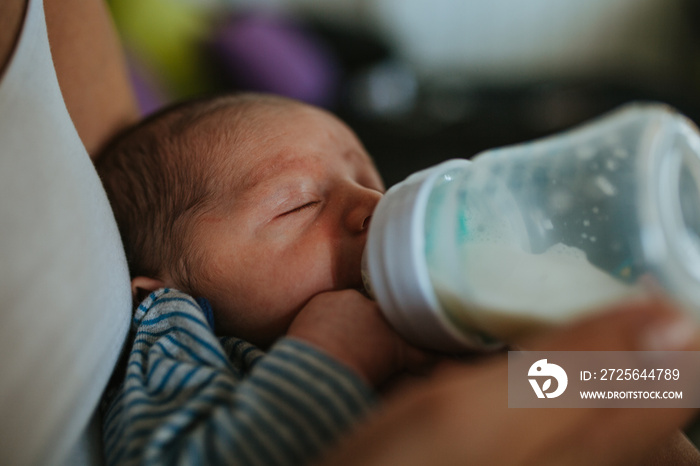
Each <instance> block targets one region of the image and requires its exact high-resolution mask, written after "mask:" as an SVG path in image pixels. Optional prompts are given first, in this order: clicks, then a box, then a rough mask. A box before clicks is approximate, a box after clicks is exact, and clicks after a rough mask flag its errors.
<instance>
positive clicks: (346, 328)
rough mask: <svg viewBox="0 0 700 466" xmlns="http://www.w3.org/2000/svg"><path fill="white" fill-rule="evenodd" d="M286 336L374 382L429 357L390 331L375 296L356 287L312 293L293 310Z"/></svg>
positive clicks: (381, 380) (416, 364)
mask: <svg viewBox="0 0 700 466" xmlns="http://www.w3.org/2000/svg"><path fill="white" fill-rule="evenodd" d="M287 336H290V337H295V338H299V339H301V340H304V341H306V342H308V343H310V344H311V345H313V346H315V347H317V348H319V349H321V350H323V351H325V352H326V353H328V354H329V355H330V356H332V357H333V358H334V359H336V360H338V361H340V362H341V363H343V364H345V365H346V366H348V367H349V368H351V369H352V370H354V371H355V372H357V373H358V374H359V375H360V376H361V377H363V378H364V379H365V380H366V381H367V382H369V383H370V384H371V385H372V386H375V387H376V386H378V385H379V384H381V383H382V382H383V381H385V380H386V379H387V378H389V377H390V376H392V375H393V374H395V373H397V372H399V371H401V370H403V369H410V368H413V367H417V366H420V365H422V364H425V363H426V362H428V361H429V359H430V357H429V355H428V353H426V352H424V351H421V350H419V349H417V348H415V347H413V346H411V345H410V344H408V343H407V342H406V341H405V340H404V339H403V338H401V337H400V336H399V335H398V334H397V333H396V332H394V330H393V329H392V328H391V327H390V326H389V324H388V323H387V322H386V320H384V317H383V316H382V314H381V312H380V311H379V308H378V307H377V304H376V303H375V302H374V301H372V300H370V299H368V298H366V297H365V296H363V295H362V294H361V293H359V292H358V291H355V290H342V291H329V292H324V293H320V294H318V295H316V296H314V297H313V298H312V299H311V300H310V301H309V302H308V303H307V304H306V306H304V308H303V309H302V310H301V311H300V312H299V314H297V316H296V318H295V319H294V321H293V322H292V324H291V325H290V326H289V330H288V332H287Z"/></svg>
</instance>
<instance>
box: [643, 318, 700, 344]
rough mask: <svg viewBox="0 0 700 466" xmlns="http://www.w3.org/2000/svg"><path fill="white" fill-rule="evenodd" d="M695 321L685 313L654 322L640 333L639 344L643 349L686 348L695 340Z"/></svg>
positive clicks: (696, 334) (696, 332)
mask: <svg viewBox="0 0 700 466" xmlns="http://www.w3.org/2000/svg"><path fill="white" fill-rule="evenodd" d="M697 336H698V331H697V327H696V323H695V321H694V320H692V319H691V318H690V317H689V316H687V315H685V314H675V315H673V316H672V317H671V318H667V319H664V320H661V321H656V322H654V323H653V324H652V325H651V326H650V327H649V328H647V329H646V330H645V331H644V332H643V333H642V335H641V338H640V346H641V349H642V350H645V351H676V350H683V349H687V348H688V347H689V346H690V345H691V344H692V343H693V342H696V341H697Z"/></svg>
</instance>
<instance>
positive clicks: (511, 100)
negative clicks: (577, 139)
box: [339, 80, 700, 186]
mask: <svg viewBox="0 0 700 466" xmlns="http://www.w3.org/2000/svg"><path fill="white" fill-rule="evenodd" d="M640 100H641V101H658V102H665V103H667V104H670V105H672V106H674V107H676V108H677V109H679V110H680V111H681V112H682V113H684V114H685V115H687V116H688V117H690V118H691V119H692V120H694V121H695V122H700V99H699V98H698V95H697V93H696V92H695V89H692V88H677V87H667V86H662V85H660V86H657V87H653V86H646V87H640V86H634V85H631V84H630V83H620V82H616V81H602V80H601V81H594V82H575V81H570V82H563V81H562V82H547V83H541V84H532V85H526V86H520V87H494V88H486V87H479V88H468V87H465V88H462V89H458V88H452V89H430V88H420V89H419V93H418V95H417V96H416V101H415V105H414V107H413V109H412V110H411V111H410V112H408V113H405V114H404V115H403V116H401V117H398V118H387V117H386V115H378V114H375V115H373V116H368V115H367V113H365V112H358V111H356V109H354V108H353V107H351V106H350V107H348V106H346V107H344V108H342V109H339V114H340V116H341V117H342V118H343V119H344V120H345V121H346V122H347V123H348V124H349V125H350V126H351V127H352V128H353V129H354V130H355V131H356V132H357V133H358V135H359V137H360V139H361V140H362V141H363V143H364V144H365V146H366V148H367V150H368V151H369V152H370V154H372V156H373V157H374V159H375V161H376V163H377V167H378V168H379V171H380V172H381V173H382V175H383V176H384V179H385V182H386V184H387V186H391V185H392V184H394V183H396V182H398V181H401V180H403V179H404V178H405V177H406V176H408V175H410V174H411V173H413V172H415V171H417V170H420V169H422V168H425V167H428V166H430V165H434V164H436V163H439V162H441V161H443V160H446V159H449V158H454V157H460V158H471V157H473V156H474V155H476V154H478V153H479V152H481V151H483V150H486V149H491V148H494V147H499V146H504V145H509V144H514V143H520V142H525V141H528V140H532V139H535V138H539V137H543V136H546V135H549V134H552V133H555V132H558V131H563V130H566V129H568V128H570V127H572V126H574V125H576V124H579V123H582V122H584V121H586V120H588V119H590V118H593V117H596V116H599V115H601V114H602V113H605V112H607V111H609V110H612V109H613V108H615V107H617V106H619V105H622V104H624V103H627V102H630V101H640Z"/></svg>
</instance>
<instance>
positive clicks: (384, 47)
mask: <svg viewBox="0 0 700 466" xmlns="http://www.w3.org/2000/svg"><path fill="white" fill-rule="evenodd" d="M110 7H111V9H112V12H113V15H114V19H115V21H116V23H117V27H118V29H119V31H120V33H121V35H122V37H123V40H124V43H125V45H126V47H127V50H128V53H129V61H130V65H131V69H132V76H133V79H134V81H135V82H136V84H137V86H138V89H139V99H140V103H141V107H142V110H143V112H144V114H147V113H149V112H151V111H153V110H154V109H155V108H158V107H159V106H161V105H163V104H166V103H168V102H171V101H174V100H179V99H182V98H187V97H193V96H197V95H202V94H210V93H216V92H221V91H228V90H239V89H252V90H259V91H266V92H273V93H278V94H283V95H287V96H291V97H295V98H298V99H301V100H304V101H307V102H310V103H313V104H316V105H320V106H323V107H325V108H327V109H329V110H331V111H333V112H335V113H336V114H337V115H339V116H340V117H341V118H342V119H343V120H345V121H346V122H347V123H348V124H349V125H350V126H351V127H352V128H353V129H354V130H355V131H356V132H357V133H358V135H359V136H360V138H361V139H362V140H363V142H364V143H365V145H366V147H367V149H368V150H369V152H370V153H371V154H372V155H373V157H374V158H375V160H376V162H377V165H378V167H379V169H380V172H381V173H382V174H383V176H384V178H385V181H386V183H387V185H391V184H394V183H395V182H397V181H400V180H402V179H403V178H405V177H406V176H407V175H408V174H410V173H412V172H414V171H416V170H418V169H420V168H423V167H426V166H429V165H432V164H434V163H437V162H439V161H441V160H444V159H447V158H451V157H465V158H469V157H471V156H473V155H475V154H476V153H478V152H480V151H482V150H484V149H487V148H492V147H497V146H502V145H506V144H511V143H516V142H520V141H525V140H528V139H533V138H536V137H539V136H543V135H546V134H550V133H552V132H556V131H560V130H562V129H565V128H568V127H570V126H572V125H574V124H576V123H579V122H581V121H583V120H586V119H588V118H591V117H593V116H596V115H598V114H600V113H603V112H605V111H607V110H609V109H612V108H614V107H616V106H618V105H620V104H622V103H625V102H628V101H631V100H655V101H664V102H667V103H669V104H671V105H674V106H676V107H677V108H678V109H680V110H681V111H682V112H684V113H685V114H686V115H688V116H689V117H691V118H692V119H693V120H695V121H698V120H700V2H697V1H696V0H586V1H580V0H528V1H527V2H523V1H520V0H324V1H315V0H255V1H253V0H111V2H110Z"/></svg>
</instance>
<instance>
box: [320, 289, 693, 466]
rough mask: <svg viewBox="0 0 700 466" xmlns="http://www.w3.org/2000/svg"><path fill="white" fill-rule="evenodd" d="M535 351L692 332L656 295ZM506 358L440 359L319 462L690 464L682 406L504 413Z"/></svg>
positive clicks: (678, 338) (619, 345) (670, 345)
mask: <svg viewBox="0 0 700 466" xmlns="http://www.w3.org/2000/svg"><path fill="white" fill-rule="evenodd" d="M523 347H525V348H527V349H531V350H541V351H555V350H558V351H593V350H600V351H638V350H654V351H659V350H674V351H675V350H695V351H697V350H700V339H699V338H698V333H697V329H696V327H695V326H694V325H693V324H691V323H690V322H688V320H687V318H686V317H684V316H683V315H682V314H680V313H679V312H678V311H677V310H676V309H674V308H673V306H671V305H670V304H668V303H666V302H664V301H661V300H659V299H653V300H649V301H645V302H634V303H628V304H623V305H620V306H617V307H615V308H613V309H610V310H609V312H605V313H602V314H596V315H594V316H590V317H588V318H586V319H585V320H582V321H579V322H577V323H574V324H571V325H569V326H567V327H563V328H560V329H558V330H556V331H554V332H551V333H547V334H543V335H540V336H538V337H535V338H534V339H533V340H531V341H529V342H525V343H524V344H523ZM507 376H508V371H507V358H506V357H505V356H504V355H502V354H500V355H493V356H490V357H484V358H483V359H479V360H477V362H475V363H469V364H464V363H457V362H450V363H444V364H443V365H442V366H440V367H439V368H438V369H436V371H435V372H434V373H433V375H432V376H431V377H430V378H429V379H428V380H426V381H425V382H424V383H420V384H416V385H413V386H411V387H409V388H407V389H405V390H403V391H401V392H398V393H396V394H395V395H394V397H393V398H391V399H389V400H387V402H386V404H385V406H384V409H383V410H380V411H379V412H377V413H376V414H375V415H374V416H373V417H372V418H370V420H369V421H368V422H366V423H365V424H364V425H362V426H360V427H359V428H358V429H357V430H356V431H355V432H354V433H353V434H352V435H351V436H349V437H348V438H347V439H346V440H345V441H344V442H343V443H342V444H341V445H340V446H339V447H338V448H336V449H335V450H333V451H332V452H330V453H329V454H328V455H327V456H326V457H325V458H324V459H323V464H328V465H331V464H332V465H344V464H363V465H388V464H401V465H402V466H410V465H425V464H433V465H438V464H439V465H442V464H533V465H534V464H536V465H543V464H556V465H562V464H596V465H616V464H674V465H683V464H700V454H699V453H698V451H697V450H696V449H695V448H694V447H693V445H692V444H691V443H690V442H689V441H688V440H687V439H686V438H685V437H684V436H683V435H682V434H681V433H680V432H679V430H678V429H679V428H681V427H682V426H683V425H685V424H687V423H688V422H689V421H690V419H691V418H692V417H693V415H694V414H695V411H694V410H691V409H638V408H634V409H629V408H628V409H619V408H580V409H579V408H577V409H544V408H543V409H513V408H508V384H507Z"/></svg>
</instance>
